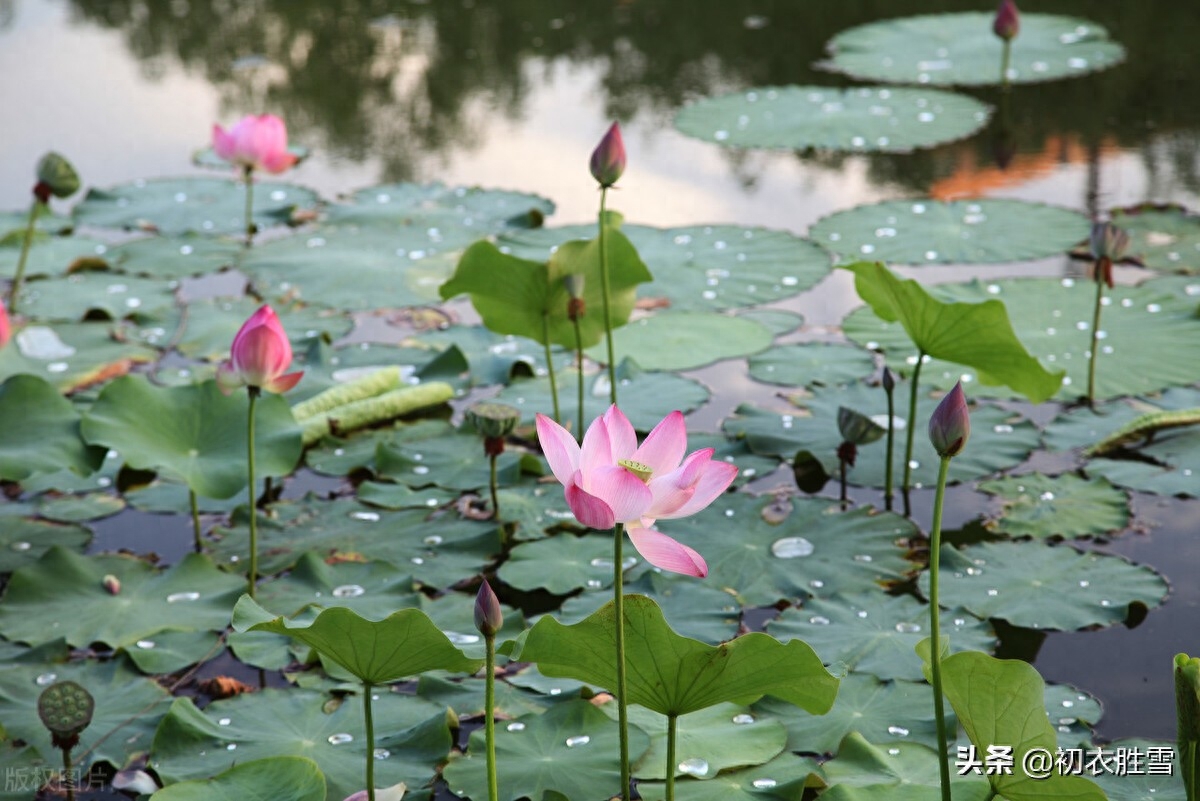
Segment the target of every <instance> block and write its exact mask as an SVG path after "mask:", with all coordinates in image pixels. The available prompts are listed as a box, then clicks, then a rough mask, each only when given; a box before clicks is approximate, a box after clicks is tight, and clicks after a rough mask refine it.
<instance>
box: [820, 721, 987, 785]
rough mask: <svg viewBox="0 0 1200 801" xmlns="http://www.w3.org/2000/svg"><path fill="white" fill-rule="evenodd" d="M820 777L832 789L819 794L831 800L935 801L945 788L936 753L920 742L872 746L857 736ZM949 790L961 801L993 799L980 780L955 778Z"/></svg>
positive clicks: (848, 740) (826, 765) (849, 737)
mask: <svg viewBox="0 0 1200 801" xmlns="http://www.w3.org/2000/svg"><path fill="white" fill-rule="evenodd" d="M821 774H822V776H823V777H824V779H825V781H826V782H827V783H828V784H830V785H832V786H831V787H830V788H829V789H828V790H827V791H825V792H824V793H822V794H821V795H822V796H823V797H826V798H828V799H829V800H830V801H876V799H879V801H894V800H895V799H901V800H902V801H917V799H923V798H935V797H936V796H937V792H938V788H939V787H941V778H940V776H939V773H938V757H937V751H935V750H933V749H932V748H926V747H925V746H923V745H918V744H917V743H892V744H889V745H886V746H885V745H872V744H871V743H869V742H867V740H866V739H864V738H863V736H862V735H860V734H858V733H857V732H851V733H850V734H847V735H846V737H845V739H843V740H842V742H841V743H840V744H839V745H838V749H837V756H836V757H834V758H833V759H831V760H829V761H828V762H825V763H823V764H822V765H821ZM950 786H951V788H953V789H952V790H951V792H952V793H953V795H954V797H955V798H957V799H961V800H962V801H987V799H989V798H992V797H993V794H992V792H991V788H990V787H989V786H988V783H987V781H985V780H983V779H982V778H975V777H966V778H963V777H959V776H952V777H951V779H950Z"/></svg>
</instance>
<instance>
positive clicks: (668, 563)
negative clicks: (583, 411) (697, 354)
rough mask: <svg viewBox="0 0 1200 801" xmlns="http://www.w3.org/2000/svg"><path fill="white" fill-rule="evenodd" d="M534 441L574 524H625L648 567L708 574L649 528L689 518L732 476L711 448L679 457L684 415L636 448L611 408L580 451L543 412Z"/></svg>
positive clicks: (690, 553) (699, 560) (689, 552)
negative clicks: (664, 521) (660, 521)
mask: <svg viewBox="0 0 1200 801" xmlns="http://www.w3.org/2000/svg"><path fill="white" fill-rule="evenodd" d="M537 431H538V441H539V442H541V445H542V451H543V453H545V455H546V460H547V461H548V462H549V463H550V469H551V470H553V471H554V477H555V478H557V479H558V480H559V481H560V482H561V483H562V485H563V486H564V487H565V495H566V499H567V504H568V505H569V506H570V507H571V512H572V513H573V514H574V515H575V518H576V519H577V520H579V522H580V523H582V524H583V525H585V526H588V527H589V528H595V529H607V528H612V527H613V526H615V525H616V524H617V523H622V524H624V525H625V527H626V529H625V530H626V531H627V532H628V533H629V539H630V540H632V541H633V547H635V548H637V550H638V553H640V554H641V555H642V556H643V557H644V558H645V559H646V561H648V562H649V563H650V564H652V565H655V566H657V567H661V568H662V569H663V570H670V571H672V572H674V573H685V574H687V575H689V576H700V577H703V576H706V575H708V565H707V564H705V562H704V558H703V557H702V556H700V554H698V553H696V551H694V550H693V549H691V548H689V547H687V546H686V545H683V544H681V543H679V542H676V541H675V540H674V539H672V538H671V537H668V536H667V535H666V534H663V533H661V532H659V531H655V530H654V529H653V528H651V526H652V525H653V524H654V521H655V520H657V519H659V518H662V519H670V518H676V517H687V516H688V515H691V514H695V513H696V512H699V511H700V510H701V509H703V508H704V507H706V506H708V505H709V504H710V503H712V502H713V501H714V500H715V499H716V498H717V496H719V495H720V494H721V493H722V492H724V491H725V490H726V489H727V488H728V487H729V485H730V483H732V482H733V479H734V476H736V475H737V468H736V467H734V466H733V465H731V464H729V463H727V462H722V461H714V460H713V458H712V456H713V449H712V448H704V449H703V450H698V451H694V452H692V453H690V454H688V455H687V457H686V458H685V457H684V452H685V451H686V450H687V429H686V428H685V426H684V423H683V414H682V413H680V412H671V413H670V414H669V415H667V416H666V417H665V418H663V420H662V422H661V423H659V424H658V425H657V426H655V427H654V430H653V431H651V432H650V434H649V436H647V437H646V440H645V441H644V442H643V443H642V444H641V445H640V446H639V445H638V442H637V434H636V432H634V430H633V426H632V425H631V424H630V422H629V420H628V419H627V418H626V417H625V415H624V414H622V413H621V410H620V409H618V408H617V407H616V406H610V407H609V408H608V411H606V412H605V413H604V414H603V415H602V416H601V417H597V418H596V419H595V420H594V421H593V422H592V424H591V425H590V426H588V430H587V433H586V434H585V435H584V437H583V446H582V447H580V446H579V445H577V444H576V443H575V438H574V437H572V436H571V434H570V433H568V432H567V430H566V429H565V428H563V427H562V426H560V425H559V424H558V423H555V422H554V421H553V420H551V419H550V418H549V417H546V416H545V415H544V414H539V415H538V416H537Z"/></svg>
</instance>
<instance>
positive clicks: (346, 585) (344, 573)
mask: <svg viewBox="0 0 1200 801" xmlns="http://www.w3.org/2000/svg"><path fill="white" fill-rule="evenodd" d="M417 596H418V593H417V591H416V589H415V583H414V582H413V578H412V574H411V573H405V572H402V571H400V570H398V569H397V568H395V567H393V566H392V565H391V564H389V563H387V562H380V561H370V562H337V563H334V564H328V563H326V562H325V561H324V560H323V559H322V558H321V557H320V556H318V555H317V554H316V553H313V552H309V553H306V554H303V555H302V556H301V557H300V559H299V560H298V561H297V562H296V565H295V567H293V568H292V570H291V571H290V572H289V573H288V574H287V575H286V576H284V577H281V578H276V579H271V580H269V581H267V582H264V583H263V585H262V586H261V587H260V588H259V590H258V592H257V593H256V594H255V600H257V601H258V603H259V604H261V605H262V607H263V608H264V609H266V610H268V611H270V612H272V613H274V614H277V615H283V616H285V617H296V616H298V615H300V614H301V613H302V612H304V611H305V609H306V607H310V606H312V607H318V608H325V607H330V606H345V607H347V608H349V609H353V610H354V611H355V612H357V613H358V614H359V615H361V616H362V617H366V618H370V619H374V620H381V619H383V618H385V617H387V616H388V615H390V614H391V613H392V612H394V611H396V610H397V609H407V608H410V607H414V606H417V605H418V598H417Z"/></svg>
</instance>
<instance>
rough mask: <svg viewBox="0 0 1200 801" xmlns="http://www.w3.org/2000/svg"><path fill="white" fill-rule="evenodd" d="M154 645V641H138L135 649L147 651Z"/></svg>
mask: <svg viewBox="0 0 1200 801" xmlns="http://www.w3.org/2000/svg"><path fill="white" fill-rule="evenodd" d="M154 645H155V643H154V640H138V641H137V647H138V648H141V649H142V650H145V651H149V650H150V649H151V648H153V647H154Z"/></svg>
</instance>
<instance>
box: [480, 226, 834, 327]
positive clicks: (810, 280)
mask: <svg viewBox="0 0 1200 801" xmlns="http://www.w3.org/2000/svg"><path fill="white" fill-rule="evenodd" d="M621 233H623V234H624V235H625V236H627V237H628V238H629V241H630V242H632V243H633V245H634V247H636V248H637V251H638V254H639V255H640V256H641V258H642V260H643V261H645V262H646V264H648V265H649V266H650V269H651V272H652V273H654V280H653V282H651V283H650V284H645V285H643V286H642V287H641V288H640V289H639V292H638V294H639V295H641V296H642V297H643V298H647V297H648V298H664V299H665V300H666V301H667V302H668V303H669V304H670V308H672V309H675V310H677V311H727V310H730V309H737V308H743V307H746V306H757V305H759V304H763V303H769V302H771V301H776V300H782V299H783V298H788V297H792V296H794V295H798V294H799V293H801V292H804V291H805V290H808V289H812V288H813V287H814V286H816V284H817V282H819V281H820V280H821V279H822V278H824V277H825V276H826V275H828V273H829V254H828V253H826V252H825V251H824V250H822V249H821V248H819V247H817V246H816V245H814V244H812V243H811V242H808V241H807V240H804V239H801V238H799V237H797V236H795V235H794V234H790V233H788V232H786V231H774V230H771V229H768V228H747V227H741V226H735V225H698V226H689V227H684V228H652V227H650V226H645V225H624V226H622V227H621ZM595 235H596V226H594V225H571V226H564V227H561V228H546V229H542V230H535V231H522V232H519V233H511V234H506V235H504V236H502V237H500V239H499V243H500V245H501V246H502V248H507V249H508V250H511V251H512V253H514V254H515V255H518V256H521V257H522V258H527V259H534V260H545V259H547V258H549V257H550V254H551V252H552V251H553V249H554V248H557V247H558V246H560V245H561V244H562V243H563V242H566V241H569V240H572V239H591V238H592V237H594V236H595ZM587 311H588V314H603V307H602V306H599V305H589V306H588V308H587Z"/></svg>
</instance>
